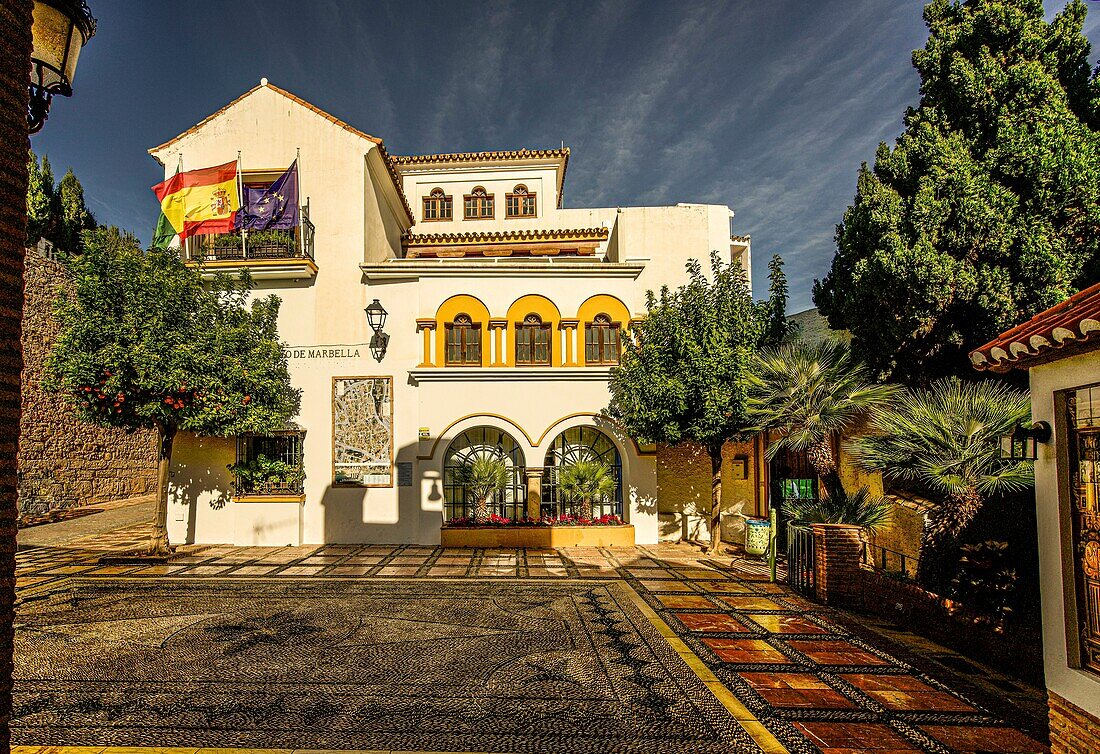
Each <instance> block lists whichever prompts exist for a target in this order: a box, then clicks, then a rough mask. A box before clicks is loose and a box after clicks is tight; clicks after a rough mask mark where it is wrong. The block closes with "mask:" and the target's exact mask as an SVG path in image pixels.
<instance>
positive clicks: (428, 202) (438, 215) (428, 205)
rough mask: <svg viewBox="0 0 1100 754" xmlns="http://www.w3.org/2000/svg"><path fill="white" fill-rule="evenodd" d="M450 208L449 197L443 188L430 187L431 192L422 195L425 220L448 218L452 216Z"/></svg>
mask: <svg viewBox="0 0 1100 754" xmlns="http://www.w3.org/2000/svg"><path fill="white" fill-rule="evenodd" d="M452 212H453V210H452V209H451V197H450V195H449V194H444V193H443V189H441V188H436V189H432V193H430V194H428V195H427V196H425V197H424V219H425V220H450V219H451V218H452V217H453V214H452Z"/></svg>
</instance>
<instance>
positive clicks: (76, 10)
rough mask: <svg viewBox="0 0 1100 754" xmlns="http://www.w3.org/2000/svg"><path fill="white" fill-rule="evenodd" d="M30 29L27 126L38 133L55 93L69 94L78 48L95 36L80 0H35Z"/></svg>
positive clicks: (70, 93)
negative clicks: (32, 38) (31, 39)
mask: <svg viewBox="0 0 1100 754" xmlns="http://www.w3.org/2000/svg"><path fill="white" fill-rule="evenodd" d="M33 18H34V22H33V25H32V27H31V33H32V35H33V37H34V50H33V51H32V52H31V78H30V82H29V84H28V89H29V90H30V103H29V104H28V106H27V127H28V129H29V131H30V133H32V134H33V133H38V131H40V130H41V129H42V126H43V124H44V123H45V122H46V118H48V117H49V114H50V102H51V100H52V99H53V96H54V95H55V94H60V95H61V96H63V97H71V96H72V95H73V74H75V73H76V62H77V60H78V59H79V58H80V49H81V48H82V47H83V46H84V45H85V44H87V43H88V40H89V39H91V38H92V37H93V36H95V24H96V22H95V19H94V18H93V17H92V12H91V10H89V8H88V4H87V3H86V2H84V0H35V3H34V16H33Z"/></svg>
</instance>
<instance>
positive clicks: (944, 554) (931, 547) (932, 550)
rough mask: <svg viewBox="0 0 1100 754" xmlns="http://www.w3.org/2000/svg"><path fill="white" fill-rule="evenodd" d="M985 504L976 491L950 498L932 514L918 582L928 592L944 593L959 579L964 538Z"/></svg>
mask: <svg viewBox="0 0 1100 754" xmlns="http://www.w3.org/2000/svg"><path fill="white" fill-rule="evenodd" d="M983 502H984V500H983V498H982V496H981V493H979V492H978V491H977V490H976V489H974V488H972V487H971V488H968V489H965V490H963V491H961V492H958V493H955V494H951V495H948V496H947V498H946V499H945V500H944V501H943V502H942V503H941V504H940V505H939V506H937V508H936V509H935V510H933V511H931V512H930V513H929V514H928V521H927V523H926V524H925V526H924V531H923V532H922V533H921V554H920V565H919V566H918V570H917V579H918V580H919V581H920V583H921V584H922V585H923V586H924V587H925V588H927V589H929V590H931V591H934V592H937V593H943V590H945V589H947V587H948V586H950V584H951V580H952V579H953V578H954V577H955V572H956V566H957V564H958V558H959V547H960V540H959V538H960V536H961V535H962V533H963V531H964V530H965V529H966V527H967V526H969V525H970V522H972V521H973V520H974V517H975V516H977V515H978V511H979V510H980V509H981V507H982V503H983Z"/></svg>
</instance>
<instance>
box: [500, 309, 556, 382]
mask: <svg viewBox="0 0 1100 754" xmlns="http://www.w3.org/2000/svg"><path fill="white" fill-rule="evenodd" d="M528 314H537V315H539V317H540V318H541V319H542V323H543V324H544V325H549V326H550V366H552V367H560V366H561V365H562V359H561V336H560V335H559V334H558V325H559V324H560V323H561V313H560V312H559V311H558V307H557V306H555V305H554V302H553V301H551V300H550V299H548V298H546V296H540V295H538V294H536V293H531V294H528V295H526V296H520V297H519V298H518V299H516V300H515V302H514V303H513V304H512V305H511V306H510V307H508V353H507V354H506V357H507V358H506V359H505V364H507V366H510V367H514V366H515V365H516V345H515V344H516V325H517V324H520V323H522V322H523V318H524V317H526V316H527V315H528Z"/></svg>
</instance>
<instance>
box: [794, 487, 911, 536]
mask: <svg viewBox="0 0 1100 754" xmlns="http://www.w3.org/2000/svg"><path fill="white" fill-rule="evenodd" d="M891 508H892V504H891V503H890V501H889V500H887V499H886V498H884V497H879V496H876V495H872V494H871V492H870V490H868V489H867V488H866V487H861V488H860V489H859V492H856V493H855V494H852V495H849V494H847V493H845V492H844V491H843V490H836V491H835V492H834V493H833V494H832V495H829V496H828V497H824V498H821V499H819V500H815V499H813V498H793V499H790V500H784V501H783V513H784V515H786V516H788V517H789V518H792V519H794V520H796V521H801V522H802V523H807V524H855V525H856V526H862V527H863V528H864V529H867V530H868V531H869V532H871V533H872V534H874V533H875V532H877V531H878V529H879V527H881V526H882V525H883V524H885V523H886V521H887V520H888V519H889V518H890V510H891Z"/></svg>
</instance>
